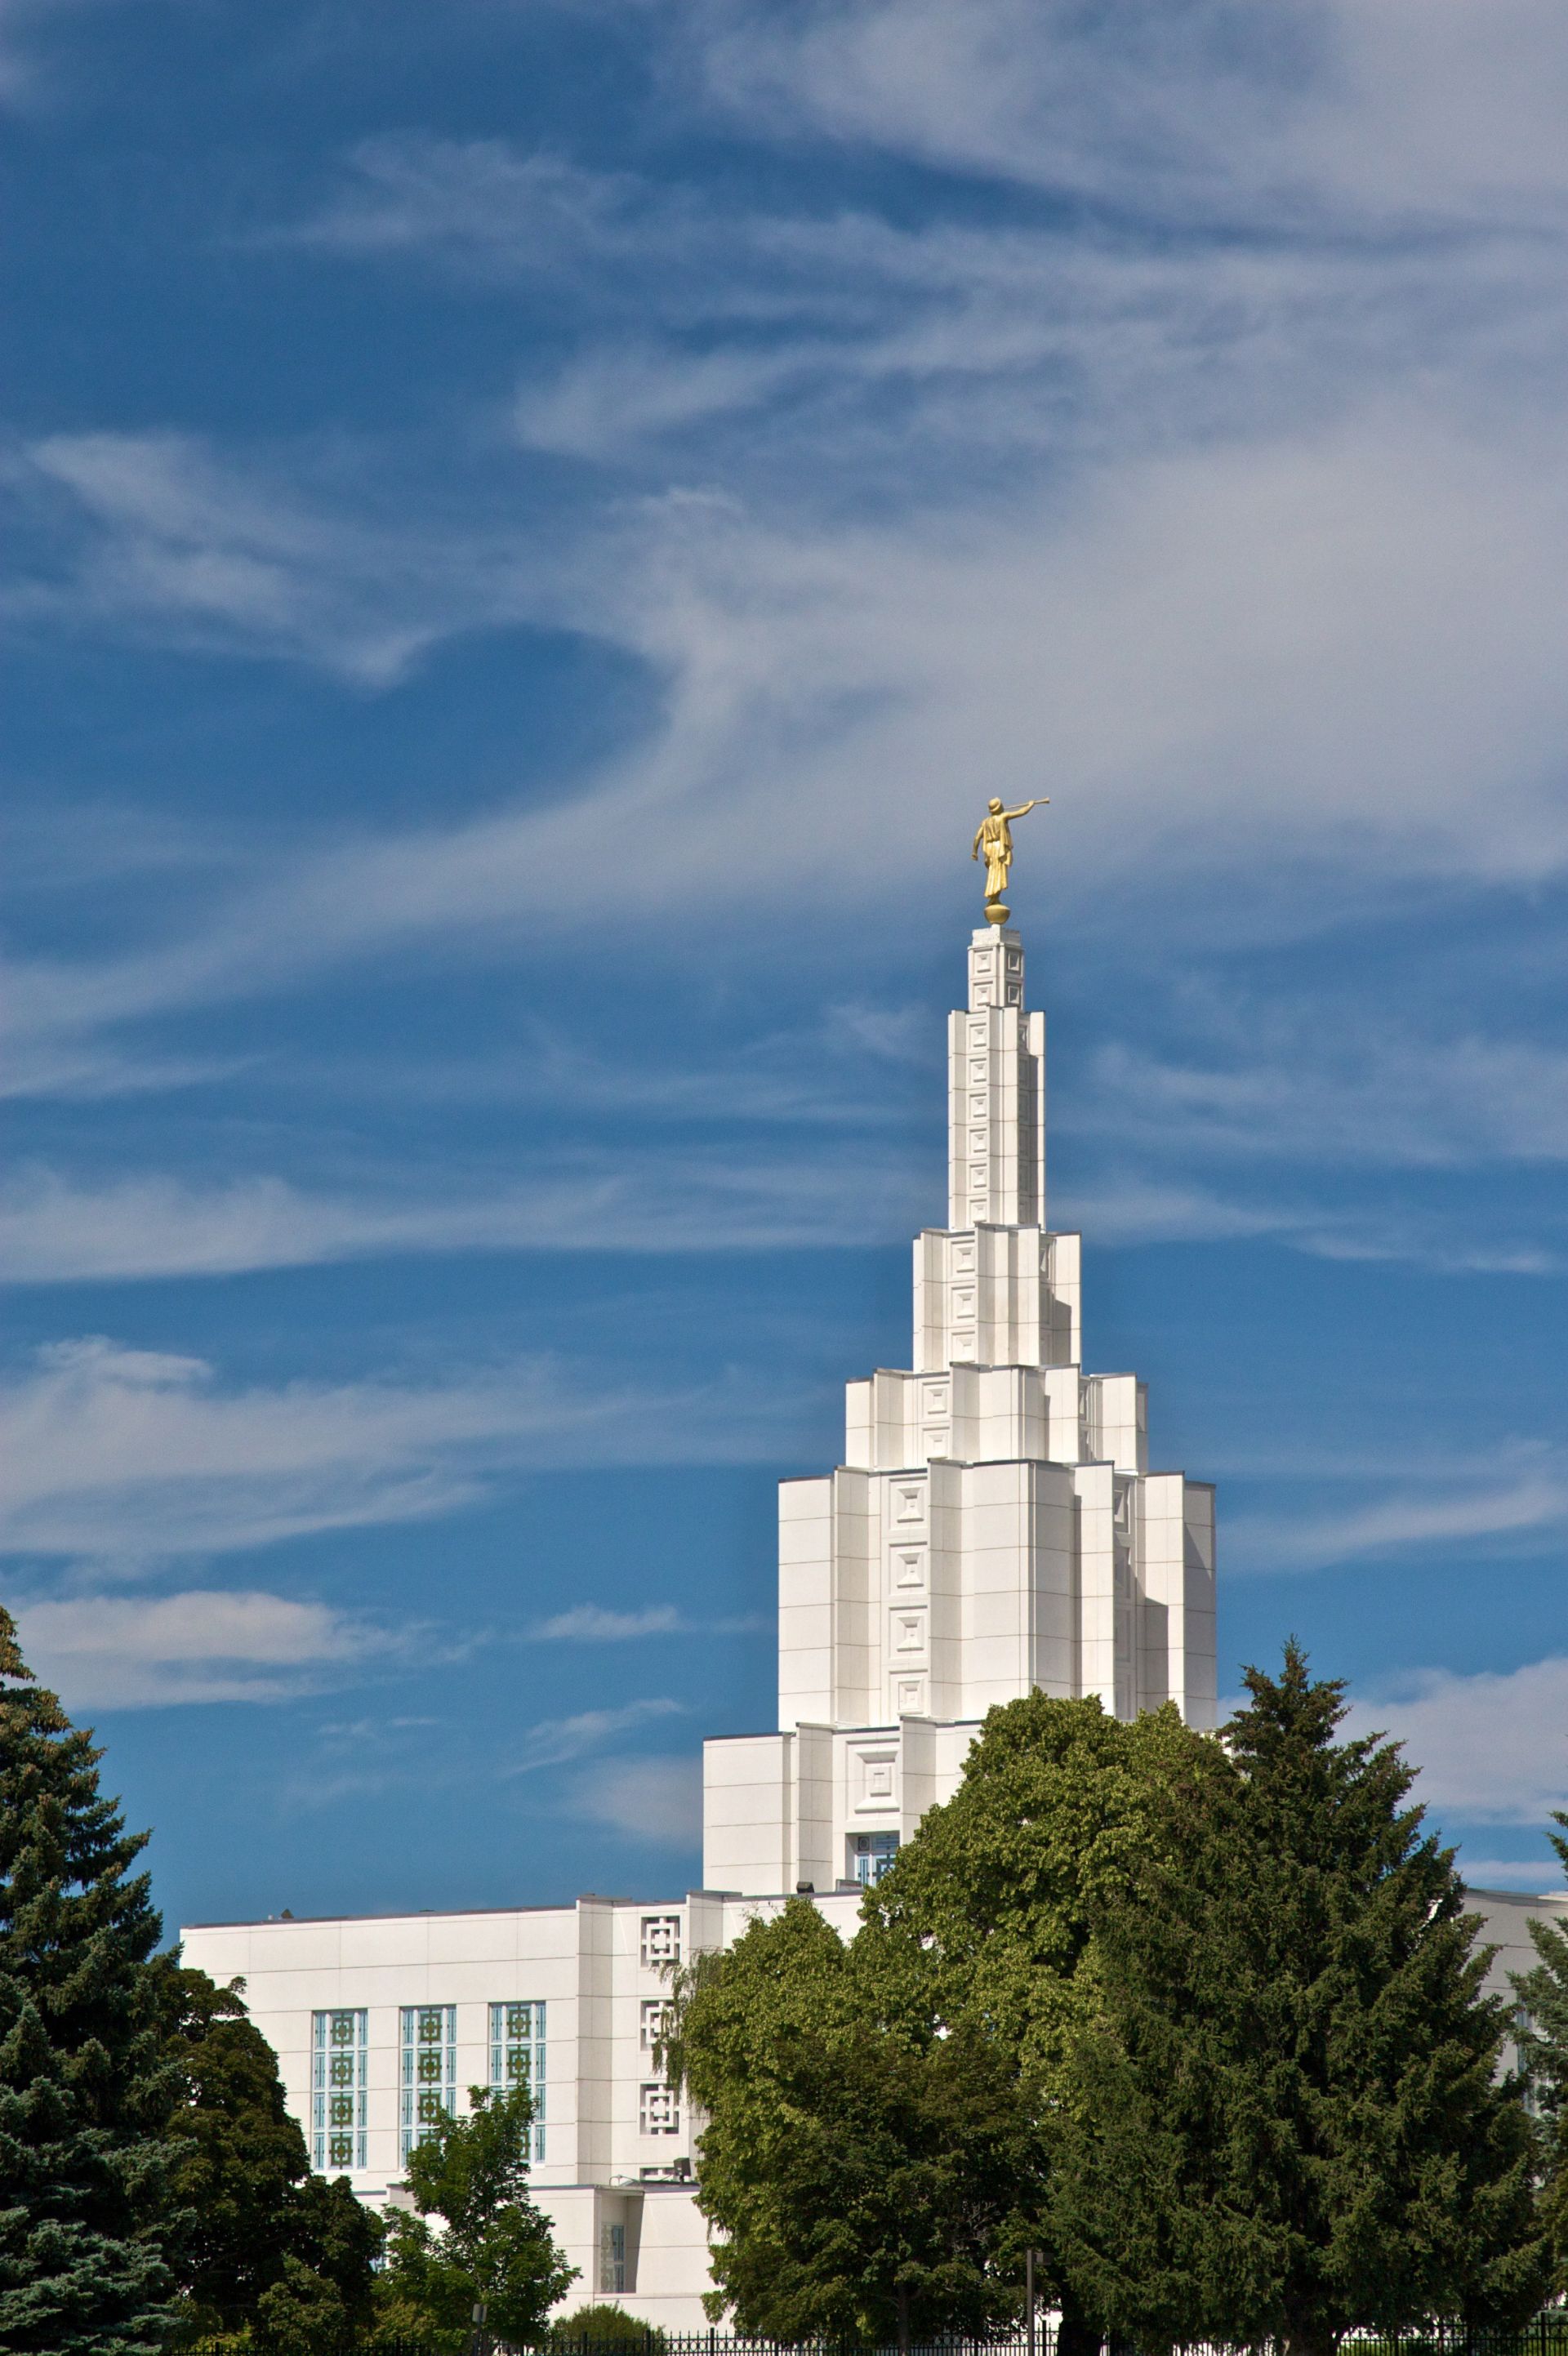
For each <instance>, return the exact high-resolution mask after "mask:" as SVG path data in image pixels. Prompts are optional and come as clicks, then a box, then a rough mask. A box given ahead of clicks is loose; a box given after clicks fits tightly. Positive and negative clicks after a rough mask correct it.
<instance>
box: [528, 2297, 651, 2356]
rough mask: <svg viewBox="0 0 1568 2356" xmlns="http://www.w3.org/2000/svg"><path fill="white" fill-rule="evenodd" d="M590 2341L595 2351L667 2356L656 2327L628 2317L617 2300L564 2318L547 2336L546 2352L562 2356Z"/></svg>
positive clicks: (600, 2302) (574, 2309) (545, 2336)
mask: <svg viewBox="0 0 1568 2356" xmlns="http://www.w3.org/2000/svg"><path fill="white" fill-rule="evenodd" d="M585 2340H587V2341H588V2342H589V2344H590V2345H591V2346H592V2347H595V2348H625V2349H627V2350H628V2351H631V2356H642V2351H645V2350H646V2351H648V2356H663V2351H664V2348H665V2344H666V2343H665V2339H664V2334H663V2333H662V2331H660V2330H659V2329H657V2328H656V2327H655V2326H654V2325H652V2324H648V2323H642V2322H639V2319H638V2318H637V2317H636V2316H635V2315H628V2313H627V2310H626V2308H624V2307H618V2306H617V2305H616V2303H615V2301H614V2300H613V2299H603V2300H598V2301H595V2302H592V2303H590V2304H589V2305H587V2306H585V2307H576V2308H573V2310H572V2312H571V2314H570V2315H563V2316H561V2317H560V2318H559V2319H557V2320H556V2321H555V2322H554V2323H553V2324H552V2325H551V2327H550V2329H549V2330H548V2331H547V2332H546V2333H545V2335H544V2345H545V2347H546V2348H553V2349H557V2350H559V2351H562V2356H567V2352H568V2351H570V2350H572V2349H574V2348H579V2347H581V2346H582V2344H583V2342H584V2341H585Z"/></svg>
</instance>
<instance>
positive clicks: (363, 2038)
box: [310, 2012, 370, 2174]
mask: <svg viewBox="0 0 1568 2356" xmlns="http://www.w3.org/2000/svg"><path fill="white" fill-rule="evenodd" d="M369 2023H370V2015H369V2014H368V2013H364V2012H317V2013H313V2014H312V2015H311V2040H310V2042H311V2053H310V2129H311V2136H310V2141H311V2154H310V2156H311V2161H312V2164H313V2165H314V2166H315V2167H316V2168H317V2169H319V2170H320V2171H321V2172H322V2173H323V2174H325V2173H326V2171H327V2170H328V2169H345V2168H363V2167H364V2165H365V2083H366V2079H367V2076H368V2074H369V2073H368V2072H367V2069H366V2061H367V2058H368V2050H369Z"/></svg>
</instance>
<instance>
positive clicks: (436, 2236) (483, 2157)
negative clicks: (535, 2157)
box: [379, 2086, 577, 2351]
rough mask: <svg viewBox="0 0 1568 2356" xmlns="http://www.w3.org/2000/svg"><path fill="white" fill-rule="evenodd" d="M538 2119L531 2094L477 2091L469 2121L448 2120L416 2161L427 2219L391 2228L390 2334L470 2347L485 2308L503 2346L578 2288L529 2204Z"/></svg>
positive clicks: (402, 2215)
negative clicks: (533, 2128) (477, 2311)
mask: <svg viewBox="0 0 1568 2356" xmlns="http://www.w3.org/2000/svg"><path fill="white" fill-rule="evenodd" d="M532 2115H533V2110H532V2103H531V2101H530V2098H529V2092H528V2089H527V2087H526V2086H518V2087H516V2088H514V2089H513V2090H512V2091H511V2092H510V2093H508V2094H489V2093H488V2092H487V2091H486V2089H485V2088H484V2087H482V2086H470V2088H469V2089H468V2116H467V2118H449V2119H443V2120H441V2121H439V2122H438V2123H437V2125H436V2126H435V2127H434V2129H433V2130H432V2131H431V2133H430V2134H429V2136H427V2137H426V2139H425V2140H424V2142H423V2143H420V2144H416V2145H415V2147H414V2148H413V2151H412V2152H411V2153H410V2154H409V2157H408V2161H407V2176H408V2183H409V2189H410V2190H411V2191H412V2192H413V2200H414V2208H415V2212H416V2213H414V2214H413V2215H410V2214H409V2213H408V2212H407V2211H402V2212H394V2213H393V2215H392V2219H391V2222H390V2226H389V2231H388V2236H387V2266H386V2272H385V2275H384V2276H383V2277H382V2282H381V2287H380V2294H379V2304H380V2306H381V2312H382V2319H383V2320H384V2322H385V2324H386V2326H387V2328H388V2329H390V2330H392V2331H394V2332H397V2333H400V2334H406V2336H407V2337H408V2338H410V2339H425V2340H428V2342H429V2344H430V2345H431V2346H432V2348H435V2349H450V2350H453V2351H456V2350H460V2349H462V2348H463V2347H464V2346H466V2344H467V2333H468V2331H469V2329H470V2327H471V2320H472V2317H473V2311H474V2308H475V2307H476V2306H477V2305H482V2306H483V2307H484V2308H485V2310H486V2325H487V2329H489V2331H490V2332H491V2333H493V2334H494V2335H495V2337H497V2338H498V2339H500V2340H521V2341H530V2340H536V2339H537V2338H538V2336H539V2333H540V2331H541V2329H542V2326H543V2324H544V2320H545V2318H546V2317H547V2316H548V2315H549V2312H550V2310H551V2308H553V2307H554V2306H555V2305H556V2304H557V2302H558V2301H559V2300H560V2299H561V2298H562V2297H564V2295H565V2293H566V2292H567V2290H569V2289H570V2287H571V2286H572V2284H573V2283H574V2282H575V2280H576V2279H577V2269H576V2267H575V2266H569V2265H567V2264H566V2262H565V2260H564V2257H563V2256H562V2254H561V2252H560V2251H559V2250H558V2249H557V2248H556V2246H555V2243H554V2241H553V2237H552V2235H551V2232H550V2226H549V2222H548V2220H547V2219H546V2218H544V2217H542V2216H541V2214H540V2212H539V2211H538V2210H537V2209H536V2208H535V2207H534V2204H533V2202H532V2201H531V2200H530V2199H529V2197H528V2138H529V2128H530V2125H531V2122H532ZM432 2218H435V2219H438V2220H439V2222H438V2223H435V2224H433V2223H432V2222H431V2220H432Z"/></svg>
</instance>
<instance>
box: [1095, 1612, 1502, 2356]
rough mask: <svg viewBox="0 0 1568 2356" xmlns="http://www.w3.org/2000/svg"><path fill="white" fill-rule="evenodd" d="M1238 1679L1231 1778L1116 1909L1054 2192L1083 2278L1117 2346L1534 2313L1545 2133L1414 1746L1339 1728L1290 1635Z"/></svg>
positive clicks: (1178, 1804) (1201, 1784) (1182, 1809)
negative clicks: (1127, 2338)
mask: <svg viewBox="0 0 1568 2356" xmlns="http://www.w3.org/2000/svg"><path fill="white" fill-rule="evenodd" d="M1246 1683H1247V1687H1248V1689H1249V1692H1250V1694H1251V1703H1250V1706H1249V1707H1248V1708H1244V1709H1243V1710H1241V1711H1240V1714H1239V1715H1238V1716H1237V1717H1236V1718H1235V1719H1233V1720H1232V1721H1231V1723H1230V1726H1229V1727H1228V1728H1227V1729H1226V1740H1227V1744H1228V1747H1229V1752H1230V1762H1229V1765H1228V1767H1227V1769H1226V1770H1225V1772H1223V1773H1222V1774H1219V1775H1213V1774H1210V1775H1208V1776H1206V1777H1203V1778H1191V1777H1178V1778H1177V1779H1176V1782H1175V1783H1173V1785H1172V1786H1171V1787H1170V1791H1169V1794H1168V1802H1167V1805H1168V1811H1169V1816H1170V1823H1171V1828H1172V1840H1171V1851H1172V1854H1171V1857H1170V1859H1169V1861H1162V1860H1161V1859H1160V1858H1157V1857H1156V1858H1154V1859H1153V1860H1152V1861H1151V1863H1150V1864H1149V1865H1148V1866H1147V1867H1146V1868H1145V1869H1144V1872H1143V1873H1142V1875H1141V1876H1140V1878H1139V1883H1138V1886H1137V1887H1136V1889H1135V1890H1133V1891H1132V1892H1130V1893H1128V1894H1127V1895H1124V1896H1122V1897H1120V1898H1114V1899H1112V1901H1111V1902H1110V1903H1109V1904H1108V1905H1107V1906H1106V1907H1105V1908H1104V1909H1103V1910H1102V1912H1101V1917H1100V1919H1099V1921H1098V1923H1097V1930H1096V1938H1095V1943H1094V1950H1093V1963H1094V1968H1095V1969H1096V1972H1097V1974H1098V1976H1099V1978H1100V1983H1101V2006H1100V2012H1099V2017H1098V2019H1097V2020H1096V2021H1095V2022H1094V2023H1093V2024H1091V2025H1090V2026H1089V2027H1087V2028H1085V2029H1080V2030H1079V2033H1078V2035H1077V2037H1076V2039H1075V2040H1074V2050H1073V2055H1072V2059H1071V2062H1070V2066H1069V2072H1068V2076H1067V2081H1066V2096H1067V2099H1066V2104H1065V2106H1064V2114H1063V2119H1062V2125H1061V2129H1060V2138H1059V2146H1058V2155H1057V2167H1056V2169H1055V2172H1054V2176H1053V2192H1052V2215H1053V2219H1054V2222H1055V2226H1056V2230H1057V2233H1058V2241H1059V2245H1060V2247H1061V2248H1062V2250H1063V2253H1064V2255H1065V2258H1066V2262H1067V2264H1068V2265H1069V2271H1070V2272H1071V2274H1072V2276H1073V2279H1074V2280H1075V2282H1076V2284H1077V2285H1078V2287H1079V2291H1080V2293H1081V2294H1082V2296H1083V2297H1084V2299H1085V2301H1086V2304H1087V2305H1088V2306H1089V2308H1090V2311H1091V2312H1092V2313H1094V2314H1095V2315H1096V2316H1097V2317H1098V2318H1099V2319H1101V2321H1102V2322H1103V2323H1104V2324H1105V2325H1107V2326H1108V2327H1109V2328H1110V2329H1112V2331H1121V2332H1123V2333H1127V2334H1129V2335H1132V2336H1133V2337H1136V2338H1139V2339H1145V2340H1147V2339H1160V2340H1166V2341H1170V2340H1201V2339H1217V2340H1231V2341H1238V2342H1245V2343H1250V2344H1256V2343H1258V2342H1259V2341H1262V2340H1275V2341H1277V2342H1280V2343H1282V2344H1283V2345H1284V2346H1286V2347H1287V2348H1288V2349H1290V2350H1291V2351H1299V2356H1329V2351H1332V2350H1333V2349H1334V2348H1335V2347H1336V2346H1337V2343H1338V2340H1339V2338H1340V2337H1341V2335H1342V2334H1343V2333H1344V2332H1345V2331H1346V2330H1348V2329H1351V2328H1353V2327H1356V2326H1371V2327H1374V2328H1380V2329H1394V2328H1397V2327H1400V2326H1402V2325H1408V2324H1410V2323H1412V2322H1415V2321H1418V2320H1421V2319H1426V2318H1429V2317H1438V2316H1447V2317H1455V2318H1464V2319H1468V2320H1473V2321H1482V2320H1506V2319H1513V2318H1516V2317H1519V2316H1520V2315H1522V2314H1524V2313H1526V2312H1528V2311H1529V2310H1530V2308H1532V2307H1533V2305H1534V2304H1535V2302H1536V2300H1537V2299H1538V2297H1539V2296H1540V2294H1541V2289H1542V2287H1543V2274H1544V2266H1543V2259H1544V2249H1543V2239H1542V2235H1541V2230H1540V2227H1539V2225H1538V2223H1537V2222H1536V2220H1535V2217H1534V2214H1533V2209H1532V2200H1531V2186H1530V2177H1531V2138H1530V2127H1529V2123H1528V2120H1527V2118H1526V2116H1525V2114H1524V2111H1523V2108H1522V2105H1521V2104H1520V2098H1519V2089H1518V2086H1517V2083H1510V2082H1507V2081H1499V2080H1498V2076H1497V2065H1498V2056H1499V2052H1500V2049H1501V2045H1502V2040H1503V2036H1504V2032H1505V2029H1506V2025H1507V2024H1506V2016H1505V2008H1504V2007H1503V2005H1502V2004H1501V2003H1500V2002H1498V2001H1497V2000H1495V1999H1491V1998H1487V1997H1484V1996H1483V1995H1482V1993H1481V1982H1482V1978H1483V1976H1484V1974H1485V1970H1486V1965H1487V1954H1486V1953H1485V1952H1484V1951H1483V1952H1481V1953H1478V1954H1477V1952H1476V1951H1475V1950H1474V1948H1473V1944H1472V1941H1473V1936H1474V1932H1475V1927H1476V1925H1475V1919H1474V1918H1473V1917H1470V1916H1466V1914H1465V1913H1464V1912H1463V1906H1462V1890H1461V1885H1460V1883H1459V1880H1458V1878H1457V1876H1456V1874H1455V1870H1454V1864H1453V1852H1452V1851H1451V1850H1447V1849H1443V1848H1440V1847H1438V1845H1437V1843H1436V1841H1435V1840H1434V1838H1432V1837H1429V1836H1424V1837H1423V1834H1422V1832H1421V1829H1420V1827H1421V1821H1422V1813H1423V1812H1422V1811H1421V1810H1420V1809H1419V1808H1416V1807H1409V1806H1407V1805H1405V1802H1406V1799H1407V1796H1408V1794H1409V1791H1410V1787H1411V1784H1412V1781H1413V1771H1412V1769H1411V1768H1409V1767H1407V1766H1406V1765H1405V1764H1404V1762H1403V1761H1402V1759H1401V1757H1400V1755H1399V1751H1398V1748H1397V1746H1396V1745H1393V1744H1389V1743H1383V1742H1380V1741H1378V1740H1371V1739H1366V1740H1356V1741H1349V1742H1337V1741H1336V1740H1335V1739H1334V1738H1335V1730H1336V1729H1337V1726H1338V1724H1339V1721H1340V1720H1341V1719H1342V1718H1343V1717H1344V1714H1345V1710H1344V1704H1343V1700H1342V1688H1341V1687H1339V1686H1338V1685H1337V1684H1334V1683H1314V1682H1313V1681H1312V1680H1311V1679H1310V1678H1309V1676H1308V1675H1307V1669H1306V1664H1305V1660H1304V1658H1303V1656H1302V1655H1301V1654H1300V1653H1299V1652H1298V1651H1297V1649H1296V1648H1295V1646H1294V1644H1293V1645H1291V1646H1289V1647H1288V1648H1287V1650H1286V1654H1285V1660H1284V1669H1283V1676H1281V1677H1280V1678H1279V1679H1278V1680H1274V1679H1272V1678H1269V1677H1267V1676H1262V1674H1261V1673H1260V1672H1258V1671H1256V1670H1250V1671H1249V1672H1248V1673H1247V1678H1246Z"/></svg>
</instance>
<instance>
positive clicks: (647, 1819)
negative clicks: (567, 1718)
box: [575, 1757, 703, 1848]
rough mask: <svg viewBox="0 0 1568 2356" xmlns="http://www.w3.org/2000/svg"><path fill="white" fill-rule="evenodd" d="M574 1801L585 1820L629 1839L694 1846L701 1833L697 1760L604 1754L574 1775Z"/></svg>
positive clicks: (699, 1763)
mask: <svg viewBox="0 0 1568 2356" xmlns="http://www.w3.org/2000/svg"><path fill="white" fill-rule="evenodd" d="M575 1808H576V1812H577V1814H578V1815H581V1816H585V1817H586V1818H587V1820H588V1822H589V1823H590V1824H598V1825H607V1826H609V1827H610V1828H611V1830H612V1831H614V1832H618V1833H624V1834H625V1835H627V1836H628V1837H629V1838H630V1839H633V1840H648V1841H657V1842H660V1844H663V1845H666V1846H668V1847H671V1848H694V1847H696V1846H697V1845H698V1843H699V1842H700V1841H701V1839H702V1837H703V1767H702V1761H701V1760H700V1759H699V1758H695V1757H693V1758H689V1759H657V1758H656V1759H635V1760H621V1759H608V1760H606V1761H604V1762H602V1763H601V1764H600V1765H599V1766H596V1767H594V1768H591V1769H590V1770H589V1771H588V1772H587V1773H585V1775H583V1776H582V1777H581V1778H580V1780H579V1782H578V1784H577V1789H576V1793H575Z"/></svg>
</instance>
